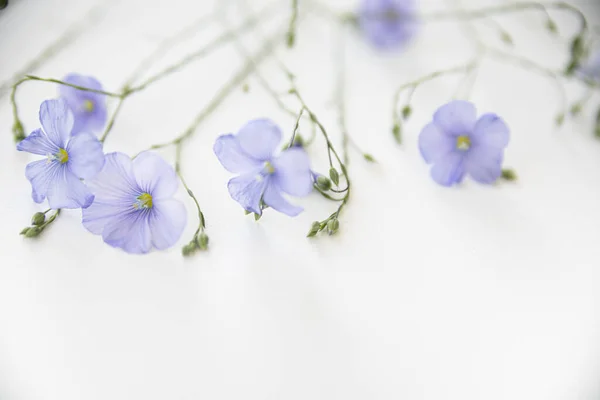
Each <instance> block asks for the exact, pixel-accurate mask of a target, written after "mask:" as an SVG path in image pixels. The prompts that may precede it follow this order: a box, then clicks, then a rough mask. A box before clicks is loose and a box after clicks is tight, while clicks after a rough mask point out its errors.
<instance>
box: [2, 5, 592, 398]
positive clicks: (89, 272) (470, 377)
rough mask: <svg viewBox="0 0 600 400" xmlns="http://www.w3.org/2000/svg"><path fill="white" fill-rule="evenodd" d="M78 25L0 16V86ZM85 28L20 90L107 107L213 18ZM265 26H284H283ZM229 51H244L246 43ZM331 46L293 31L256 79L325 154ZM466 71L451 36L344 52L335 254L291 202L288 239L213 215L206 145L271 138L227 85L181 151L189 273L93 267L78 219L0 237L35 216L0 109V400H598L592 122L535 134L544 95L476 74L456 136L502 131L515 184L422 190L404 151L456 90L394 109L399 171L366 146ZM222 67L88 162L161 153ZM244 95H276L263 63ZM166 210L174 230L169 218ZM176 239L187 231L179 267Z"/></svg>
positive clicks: (518, 26) (190, 72)
mask: <svg viewBox="0 0 600 400" xmlns="http://www.w3.org/2000/svg"><path fill="white" fill-rule="evenodd" d="M259 3H260V4H263V3H264V2H257V4H254V3H253V8H254V9H259V8H260V4H259ZM332 3H333V2H332ZM335 3H336V4H337V6H339V7H340V8H341V9H344V8H348V7H350V6H351V3H350V2H344V1H337V2H335ZM486 3H490V4H492V3H495V2H493V1H489V2H486ZM422 4H423V6H422V8H423V9H443V8H445V7H446V6H447V3H446V2H442V1H439V2H434V1H427V2H422ZM471 4H472V5H475V6H477V5H481V4H482V3H481V2H477V1H473V2H472V3H471ZM92 6H93V4H92V2H81V1H75V0H65V1H62V2H57V1H44V2H34V1H32V0H31V1H24V0H22V1H15V2H11V6H10V7H9V9H7V10H5V11H2V13H7V14H6V15H1V14H0V35H1V37H2V39H1V41H0V54H2V55H3V59H2V62H1V63H0V81H4V80H5V79H8V78H9V77H11V76H12V75H13V74H14V73H15V72H16V71H18V70H19V69H20V68H21V67H22V66H23V65H24V64H26V62H27V61H28V60H29V59H31V57H33V56H34V55H35V54H36V53H37V52H39V51H40V50H41V49H43V48H44V47H45V46H46V45H47V44H48V43H50V42H51V41H52V40H54V39H55V38H56V37H58V36H59V35H60V34H61V33H62V32H63V31H64V30H65V28H66V27H67V26H69V25H70V24H72V23H73V22H74V21H77V20H78V18H81V17H82V16H84V15H85V14H86V12H87V11H88V10H89V8H90V7H92ZM105 6H106V10H105V15H104V16H103V18H102V20H101V21H99V22H98V23H97V24H96V25H95V26H94V27H91V28H90V29H89V30H88V31H86V32H85V34H84V35H82V37H81V38H79V39H78V40H76V41H75V42H74V43H72V44H71V45H70V46H69V47H68V48H65V49H64V50H63V51H61V52H60V54H57V55H56V57H55V58H53V59H52V60H51V61H49V62H48V63H47V64H45V65H43V66H42V67H40V68H39V70H37V71H35V73H36V74H37V75H40V76H45V77H57V78H60V77H62V76H64V75H66V74H67V73H69V72H72V71H77V72H80V73H84V74H92V75H95V76H96V77H98V78H99V79H101V80H102V82H103V83H104V85H105V86H106V87H107V88H109V89H115V90H116V89H117V88H118V87H119V86H120V85H121V84H122V83H123V81H124V80H125V79H126V78H127V77H128V75H129V73H130V72H131V71H132V70H133V69H134V67H135V66H136V63H137V62H138V61H139V60H141V59H142V58H143V57H144V56H145V55H147V54H148V53H149V52H151V51H152V50H153V48H154V47H155V46H156V45H157V44H158V43H159V42H160V40H161V38H163V37H165V36H168V35H169V34H171V33H172V32H173V31H174V30H176V29H178V28H180V27H181V26H184V25H186V24H187V23H189V22H190V21H193V20H194V19H197V18H198V17H199V16H200V15H203V14H208V13H210V12H211V11H212V9H213V4H212V2H210V1H201V2H189V1H186V0H175V1H169V2H159V1H153V2H148V1H142V0H123V1H116V0H113V1H108V2H105ZM584 6H585V4H584ZM587 9H588V10H592V9H593V7H592V6H591V5H590V4H587ZM237 17H238V18H239V20H242V19H243V16H242V15H238V16H237ZM279 18H280V20H281V21H282V22H285V21H286V19H287V9H286V7H285V4H284V3H283V2H282V12H281V14H280V15H279ZM590 18H591V17H590ZM500 21H502V23H503V26H504V27H506V28H509V29H510V31H511V32H513V33H514V36H515V42H516V44H517V51H518V52H519V53H521V54H524V55H527V56H530V57H532V58H533V57H535V58H536V59H538V60H540V61H542V62H545V63H546V64H551V65H553V66H560V65H562V63H563V62H564V54H565V48H566V47H563V46H557V45H556V40H554V39H552V38H551V37H549V35H548V34H547V33H546V32H545V31H544V30H543V20H542V19H541V18H539V16H537V15H536V14H527V15H526V16H518V17H514V18H502V19H500ZM557 21H559V22H560V24H561V27H563V28H564V33H565V34H571V33H572V32H574V29H575V23H576V21H574V20H572V19H571V18H568V17H560V16H558V15H557ZM272 22H273V21H272ZM275 22H276V21H275ZM595 22H596V23H598V19H597V18H596V20H595ZM271 25H272V24H268V26H266V27H265V29H266V30H268V29H269V28H270V26H271ZM478 26H479V28H480V30H481V31H482V32H487V34H489V33H490V31H489V30H486V26H485V24H480V25H478ZM539 26H541V27H539ZM221 29H222V28H221V26H220V24H219V22H218V21H215V22H213V23H211V24H209V25H207V26H206V27H203V30H202V31H201V33H198V35H196V36H195V37H193V38H191V39H190V40H189V41H187V42H185V43H182V44H181V45H179V46H177V47H176V48H174V49H172V51H171V52H170V53H169V55H168V57H167V58H165V59H164V60H163V61H161V62H160V63H159V64H158V65H156V66H155V67H154V68H153V70H157V69H158V68H160V67H161V66H164V65H167V64H169V63H170V62H172V61H174V60H176V59H177V58H178V57H179V56H180V55H182V54H185V53H186V52H188V51H190V50H192V49H195V48H197V47H199V45H200V44H201V43H205V42H206V41H207V40H208V38H209V37H214V36H215V35H217V34H218V33H219V31H220V30H221ZM245 39H246V42H247V43H248V44H249V45H250V46H252V47H256V44H257V43H256V40H254V38H253V37H252V35H248V37H246V38H245ZM490 40H494V38H493V37H492V36H490ZM336 43H337V37H336V30H335V29H334V27H333V26H328V25H327V24H326V23H324V21H323V20H322V19H319V18H315V17H311V18H308V19H306V20H303V21H302V22H301V24H300V32H299V36H298V45H297V48H295V49H294V50H293V51H292V52H290V51H287V50H282V51H281V52H280V56H281V57H282V58H283V59H285V60H286V62H287V63H288V64H289V65H290V66H291V67H292V68H293V70H294V71H295V72H296V74H297V75H298V85H299V87H300V88H301V90H302V91H303V92H304V93H305V97H306V98H307V101H308V102H310V104H312V105H313V107H314V108H315V109H316V111H317V113H318V114H319V115H320V116H322V118H323V120H324V121H325V123H326V125H327V126H328V127H330V130H332V131H333V132H335V133H334V136H335V137H336V139H339V136H338V132H337V125H336V115H335V109H334V108H333V107H332V106H331V99H332V95H333V89H334V82H335V69H334V64H333V62H334V57H335V54H334V53H335V52H334V51H332V46H334V45H335V44H336ZM566 43H567V42H566V40H565V41H564V46H566ZM471 51H472V47H471V43H470V42H469V41H468V40H466V39H465V38H464V36H463V32H462V30H461V29H460V28H459V27H458V26H457V25H456V24H454V23H438V24H431V25H425V26H423V27H422V30H421V34H420V36H419V37H418V38H417V40H416V42H415V43H414V44H413V46H411V47H410V48H409V49H408V50H407V51H406V53H404V54H387V55H381V54H378V53H377V52H375V51H374V50H372V49H370V48H369V47H368V46H367V45H366V44H365V43H364V42H363V41H362V40H361V38H360V37H359V36H358V35H356V34H351V35H350V36H349V39H348V48H347V58H348V68H349V70H348V78H349V79H348V80H349V85H348V89H347V91H348V96H349V99H348V103H349V104H348V110H349V112H348V113H349V115H348V118H349V126H350V129H351V131H352V132H351V133H352V135H353V136H354V137H355V139H356V141H357V142H359V143H360V144H361V145H362V146H363V147H364V148H366V149H367V150H368V151H369V152H370V153H372V154H374V155H375V157H376V158H377V160H378V161H379V164H377V165H374V166H371V165H368V164H366V163H365V162H363V160H361V158H360V156H358V155H355V156H354V158H353V160H352V162H351V166H350V168H351V170H352V174H353V176H354V184H355V191H354V195H353V199H352V202H351V203H350V205H349V208H348V209H347V210H346V211H344V213H343V214H342V218H341V224H342V230H341V233H340V235H338V236H335V237H321V238H318V239H317V240H307V239H305V237H304V236H305V234H306V232H307V230H308V228H309V226H310V223H311V222H312V221H313V220H316V219H321V218H323V217H324V216H326V215H328V214H329V213H331V212H332V211H333V209H332V204H331V203H329V202H325V201H323V200H322V199H321V198H319V197H318V196H316V195H314V196H312V197H309V198H308V199H305V200H303V201H300V203H301V204H302V205H303V206H304V207H305V208H306V212H305V213H304V214H302V215H301V216H299V217H298V218H295V219H289V218H287V217H285V216H283V215H279V214H276V213H272V212H268V213H266V215H265V216H264V217H263V218H262V220H261V221H260V222H259V223H256V222H254V221H253V219H252V218H251V217H247V218H245V217H244V215H243V212H242V211H241V209H240V207H239V205H238V204H236V203H235V202H234V201H233V200H231V199H230V198H229V195H228V193H227V188H226V182H227V180H228V179H229V177H230V174H228V173H227V172H226V171H225V170H223V169H222V167H221V166H220V165H219V163H218V161H217V160H216V158H215V156H214V155H213V153H212V144H213V142H214V139H215V138H216V136H217V135H219V134H222V133H227V132H235V131H236V130H237V129H238V128H239V127H240V126H241V125H242V124H244V122H246V121H247V120H249V119H253V118H257V117H263V116H268V117H270V118H272V119H274V120H275V121H277V122H278V123H279V124H280V125H282V126H283V127H284V128H285V129H286V131H287V132H291V129H292V128H293V124H294V120H293V119H292V118H290V117H289V116H287V115H285V114H284V113H282V112H281V111H279V110H278V109H277V108H276V106H275V105H274V104H273V102H272V100H271V99H270V98H269V97H268V95H267V94H266V93H264V92H263V91H262V90H261V88H260V86H259V85H258V84H257V82H256V81H255V80H254V79H251V80H249V82H248V83H249V86H250V93H243V92H242V91H241V90H240V91H238V92H237V93H235V94H234V95H233V96H232V97H231V98H230V99H229V100H228V101H227V102H226V103H225V105H224V106H223V107H222V108H221V109H220V110H219V111H218V112H216V113H215V114H214V116H213V117H212V118H210V119H209V120H207V121H206V123H205V124H203V125H202V127H201V128H200V130H199V132H198V135H197V136H196V137H195V138H194V139H193V140H192V141H191V142H190V143H189V146H188V147H187V148H186V149H185V154H184V155H185V162H184V169H185V171H186V174H187V176H188V181H189V182H188V183H189V184H190V186H191V187H192V188H193V189H194V191H195V192H196V193H197V195H198V197H199V200H200V201H201V203H202V206H203V208H204V211H205V214H206V218H207V223H208V232H209V234H210V236H211V250H210V252H208V253H206V254H199V255H197V256H196V257H194V258H192V259H183V258H182V257H181V255H180V252H179V246H178V247H176V248H174V249H172V250H171V251H170V252H166V253H155V254H152V255H149V256H145V257H133V256H129V255H127V254H124V253H122V252H120V251H118V250H116V249H112V248H110V247H108V246H106V245H104V244H103V243H102V241H101V239H100V238H99V237H96V236H93V235H91V234H89V233H88V232H87V231H85V229H84V228H83V227H82V226H81V224H80V218H81V217H80V212H78V211H71V212H66V213H65V215H64V218H63V217H61V218H60V220H59V221H57V222H56V223H55V224H54V225H53V226H52V227H51V229H49V230H48V231H47V232H45V234H44V237H43V238H40V240H36V241H25V240H23V239H22V238H21V237H19V236H18V232H19V231H20V230H21V229H22V228H23V227H24V226H25V225H26V224H27V222H28V220H29V218H30V217H31V215H32V213H33V212H35V211H37V210H40V209H42V207H39V206H36V205H35V204H33V203H32V202H31V200H30V186H29V183H28V182H27V180H26V179H25V178H24V176H23V170H24V167H25V165H26V163H27V162H29V161H30V160H31V159H30V157H29V155H27V154H23V153H17V152H16V151H15V150H14V146H13V143H12V138H11V135H10V127H11V124H12V116H11V111H10V107H9V103H8V99H7V98H6V96H4V97H3V98H2V102H1V103H0V126H1V127H2V132H4V133H3V135H2V136H3V145H2V146H0V159H1V168H0V185H1V187H2V193H3V196H1V197H0V206H1V209H2V210H3V214H2V225H1V228H0V241H1V243H2V245H1V246H2V247H1V248H2V252H1V253H0V398H1V399H2V400H53V399H60V400H81V399H85V400H96V399H98V400H100V399H102V400H104V399H111V400H121V399H123V400H131V399H144V400H153V399H157V400H158V399H184V400H187V399H190V400H191V399H200V398H206V399H215V400H216V399H227V400H229V399H232V400H233V399H240V398H245V399H286V400H293V399H299V400H300V399H303V400H304V399H324V400H325V399H327V400H331V399H345V400H349V399H357V400H358V399H361V400H362V399H411V400H412V399H422V400H439V399H444V400H454V399H457V400H458V399H460V400H481V399H486V400H565V399H569V400H596V399H598V397H599V396H600V389H599V388H598V386H599V384H600V365H599V362H598V360H599V358H600V342H599V340H598V338H599V337H600V292H599V291H598V287H599V285H600V262H599V261H598V260H599V259H600V247H599V246H598V238H600V223H598V221H599V220H600V209H599V204H600V184H599V182H600V142H598V141H597V140H594V139H593V137H592V133H591V132H592V126H591V120H592V118H593V116H592V110H591V109H590V110H588V111H586V113H585V115H583V116H581V117H579V118H577V119H575V120H570V121H568V122H567V123H566V124H565V126H564V127H563V128H561V129H557V128H556V127H555V126H554V122H553V121H554V116H555V115H556V112H557V110H558V107H559V106H560V102H559V98H558V97H557V92H556V88H555V86H554V85H553V83H552V82H551V81H549V80H548V79H547V78H546V77H542V76H538V75H535V74H532V73H530V72H527V71H523V70H520V69H518V68H515V67H513V66H511V65H509V64H504V63H498V62H496V61H489V62H486V64H485V67H484V69H483V70H482V73H481V75H480V77H479V80H478V82H477V85H476V86H475V89H474V92H473V96H472V100H473V101H474V102H475V103H476V104H477V105H478V107H479V112H480V113H483V112H488V111H493V112H495V113H498V114H499V115H501V116H502V117H503V118H504V119H505V120H506V121H507V122H508V123H509V125H510V127H511V134H512V140H511V144H510V146H509V148H508V150H507V154H506V164H507V165H508V166H511V167H513V168H515V169H516V171H517V172H518V175H519V177H520V180H519V181H518V182H517V183H515V184H506V183H502V184H499V185H497V186H495V187H481V186H478V185H476V184H473V183H470V182H467V183H465V184H464V185H463V186H462V187H460V188H453V189H447V188H441V187H438V186H436V185H435V184H434V183H433V182H432V181H431V179H430V178H429V175H428V167H427V166H426V165H425V164H424V162H423V161H422V160H421V157H420V155H419V153H418V149H417V146H416V145H417V135H418V133H419V131H420V128H421V127H422V126H423V125H424V124H425V123H427V122H428V121H429V119H430V118H431V114H432V112H433V111H434V110H435V109H436V108H437V107H438V106H439V105H440V104H441V103H444V102H446V101H447V100H449V99H450V98H451V97H452V95H453V93H454V89H455V87H456V83H457V81H458V78H457V79H454V78H448V79H442V80H439V81H436V82H433V83H431V84H429V85H427V86H425V87H423V88H422V89H420V90H419V92H417V95H416V98H415V104H416V106H415V110H414V115H413V118H412V119H411V120H410V122H409V123H408V124H407V125H406V127H405V142H404V144H403V145H402V146H401V147H399V146H397V145H396V144H395V142H394V140H393V138H392V136H391V134H390V124H391V121H390V120H391V98H392V94H393V90H394V88H395V87H396V86H398V85H399V84H401V83H403V82H405V81H407V80H409V79H412V78H414V77H417V76H420V75H422V74H424V73H427V72H431V71H434V70H436V69H440V68H443V67H449V66H453V65H456V64H459V63H462V62H464V61H465V60H466V58H467V57H468V56H469V54H471ZM241 62H242V60H241V59H240V57H239V55H238V54H237V53H236V51H235V50H234V48H232V47H227V48H224V49H222V50H220V51H219V52H218V53H215V54H214V56H211V57H210V58H207V59H205V60H202V61H199V62H197V63H195V64H193V65H192V66H190V67H189V68H187V69H185V70H184V71H182V72H181V73H180V74H177V75H174V76H172V77H170V78H169V79H167V80H165V81H164V82H161V83H159V84H157V85H156V86H155V87H153V88H150V89H148V90H147V91H146V92H143V93H141V94H139V95H136V96H134V97H132V98H131V99H130V101H128V103H127V104H126V105H125V107H124V109H123V112H122V114H121V117H120V118H119V120H118V121H117V124H116V126H115V129H114V131H113V134H112V136H111V137H110V139H109V140H108V141H107V144H106V150H107V151H116V150H118V151H124V152H126V153H128V154H131V155H133V154H136V153H137V152H139V151H140V150H143V149H145V148H147V147H148V146H149V145H151V144H153V143H155V142H158V141H161V142H162V141H164V140H165V139H168V138H170V137H174V136H175V135H177V134H178V133H180V131H181V130H182V129H183V128H184V127H185V126H186V125H187V124H188V123H189V122H190V120H191V119H192V118H193V116H194V115H195V114H196V113H197V112H198V111H199V110H200V109H201V108H202V107H203V105H204V104H206V103H207V102H208V101H209V99H210V98H211V96H212V95H213V93H215V92H216V91H217V90H218V88H219V87H220V86H221V84H222V83H223V82H225V80H227V79H228V78H229V77H230V76H231V74H232V73H233V71H234V70H236V69H237V68H238V67H239V66H240V65H241ZM263 72H264V74H265V75H266V76H268V77H270V78H271V79H272V80H273V83H274V84H275V85H277V87H279V88H280V89H281V91H282V92H285V91H286V90H287V89H288V88H287V86H286V81H285V79H284V77H282V76H280V74H279V72H278V69H277V66H276V64H275V63H272V62H270V63H267V64H265V66H264V68H263ZM568 90H569V97H570V98H571V99H577V98H578V97H579V96H580V95H581V94H582V88H581V87H578V86H577V85H569V87H568ZM55 95H56V87H54V86H53V85H50V84H44V83H40V84H37V83H30V84H28V85H27V86H24V87H23V90H22V91H21V92H20V93H19V99H18V100H19V104H20V109H21V112H22V116H23V118H24V122H25V123H26V126H28V127H35V126H36V123H37V121H36V118H37V110H38V107H39V104H40V102H41V101H42V100H44V99H47V98H51V97H54V96H55ZM597 100H598V99H597V97H596V98H595V99H594V104H597V103H598V101H597ZM291 105H292V106H293V107H296V105H295V104H293V103H291ZM322 153H323V147H319V146H316V147H314V148H313V151H312V153H311V157H313V159H314V162H315V168H316V169H319V170H321V171H325V170H326V168H325V167H326V160H325V157H324V154H322ZM164 156H165V157H167V158H169V159H170V160H172V157H173V154H172V153H171V152H169V151H166V152H164ZM180 196H181V198H182V199H183V200H184V201H186V204H187V205H188V207H189V208H188V210H189V212H190V217H192V216H193V214H194V213H193V208H192V204H191V203H189V202H188V199H187V198H186V197H185V194H184V193H183V191H181V193H180ZM194 230H195V221H194V220H193V219H192V218H190V224H189V226H188V228H187V229H186V233H185V234H184V237H183V238H182V240H181V243H180V244H181V245H183V244H184V242H185V240H186V239H189V238H190V237H191V235H192V233H193V231H194Z"/></svg>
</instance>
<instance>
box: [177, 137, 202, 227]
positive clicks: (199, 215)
mask: <svg viewBox="0 0 600 400" xmlns="http://www.w3.org/2000/svg"><path fill="white" fill-rule="evenodd" d="M181 150H182V145H181V143H178V144H177V145H176V147H175V172H177V175H178V176H179V179H180V180H181V183H182V184H183V187H184V188H185V190H186V191H187V194H188V196H190V197H191V198H192V200H193V201H194V204H195V205H196V210H197V211H198V229H196V233H195V234H194V238H196V237H197V236H198V235H199V234H200V233H201V232H204V230H205V228H206V220H205V219H204V213H203V212H202V209H201V208H200V203H199V202H198V199H197V198H196V196H195V195H194V192H192V190H191V189H190V188H189V186H188V185H187V183H186V181H185V179H184V177H183V173H182V172H181Z"/></svg>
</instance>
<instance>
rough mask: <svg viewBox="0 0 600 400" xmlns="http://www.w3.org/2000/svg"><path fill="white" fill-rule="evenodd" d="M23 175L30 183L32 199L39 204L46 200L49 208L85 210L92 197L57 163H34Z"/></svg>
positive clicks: (86, 189)
mask: <svg viewBox="0 0 600 400" xmlns="http://www.w3.org/2000/svg"><path fill="white" fill-rule="evenodd" d="M25 175H26V176H27V179H29V181H30V182H31V187H32V198H33V201H35V202H36V203H41V202H43V201H44V199H45V198H48V205H49V206H50V208H53V209H59V208H86V207H89V206H90V204H92V201H93V200H94V195H93V194H92V193H91V192H90V190H89V189H88V188H87V187H86V186H85V185H84V184H83V182H81V181H80V180H79V179H78V178H77V177H76V176H75V175H73V173H72V172H71V171H69V169H68V168H67V167H66V166H65V165H61V164H60V163H59V162H57V161H53V162H48V161H46V160H41V161H35V162H32V163H31V164H29V165H27V168H26V169H25Z"/></svg>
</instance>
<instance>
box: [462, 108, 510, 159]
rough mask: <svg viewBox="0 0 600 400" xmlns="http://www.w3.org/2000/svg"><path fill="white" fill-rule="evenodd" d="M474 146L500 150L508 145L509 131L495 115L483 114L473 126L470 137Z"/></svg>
mask: <svg viewBox="0 0 600 400" xmlns="http://www.w3.org/2000/svg"><path fill="white" fill-rule="evenodd" d="M471 139H472V141H473V145H474V146H486V147H491V148H494V149H496V150H502V149H504V148H505V147H506V146H507V145H508V141H509V139H510V131H509V129H508V126H506V123H504V121H503V120H502V118H500V117H499V116H497V115H496V114H484V115H482V116H481V117H480V118H479V121H477V123H476V124H475V128H474V129H473V134H472V135H471Z"/></svg>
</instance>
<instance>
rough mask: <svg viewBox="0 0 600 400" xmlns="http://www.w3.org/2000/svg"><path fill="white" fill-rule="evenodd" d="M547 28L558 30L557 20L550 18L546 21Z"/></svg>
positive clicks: (555, 31)
mask: <svg viewBox="0 0 600 400" xmlns="http://www.w3.org/2000/svg"><path fill="white" fill-rule="evenodd" d="M546 28H547V29H548V30H549V31H550V32H552V33H557V32H558V26H556V22H554V21H553V20H551V19H548V21H546Z"/></svg>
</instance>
